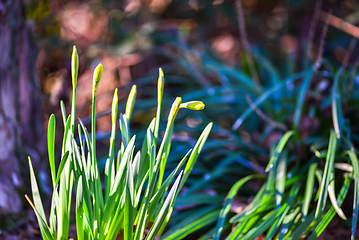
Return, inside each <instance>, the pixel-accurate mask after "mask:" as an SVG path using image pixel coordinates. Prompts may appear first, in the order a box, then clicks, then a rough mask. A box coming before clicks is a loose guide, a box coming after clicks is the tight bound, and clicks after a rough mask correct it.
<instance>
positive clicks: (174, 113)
mask: <svg viewBox="0 0 359 240" xmlns="http://www.w3.org/2000/svg"><path fill="white" fill-rule="evenodd" d="M181 102H182V98H181V97H177V98H176V100H175V101H174V102H173V103H172V107H171V111H170V114H169V115H168V123H167V124H168V125H169V126H170V125H172V123H173V121H174V120H175V118H176V116H177V113H178V110H179V109H180V105H181Z"/></svg>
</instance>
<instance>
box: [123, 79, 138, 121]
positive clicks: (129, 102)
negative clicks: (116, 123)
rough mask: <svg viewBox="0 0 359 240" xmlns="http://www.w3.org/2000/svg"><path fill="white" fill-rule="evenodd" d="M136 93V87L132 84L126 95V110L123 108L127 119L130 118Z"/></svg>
mask: <svg viewBox="0 0 359 240" xmlns="http://www.w3.org/2000/svg"><path fill="white" fill-rule="evenodd" d="M136 95H137V87H136V85H133V86H132V88H131V91H130V94H129V95H128V99H127V103H126V110H125V115H126V118H127V120H128V121H130V119H131V115H132V110H133V107H134V106H135V102H136Z"/></svg>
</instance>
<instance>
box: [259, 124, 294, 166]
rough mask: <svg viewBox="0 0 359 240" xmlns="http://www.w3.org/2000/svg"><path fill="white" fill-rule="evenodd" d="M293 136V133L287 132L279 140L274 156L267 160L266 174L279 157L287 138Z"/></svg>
mask: <svg viewBox="0 0 359 240" xmlns="http://www.w3.org/2000/svg"><path fill="white" fill-rule="evenodd" d="M293 134H294V131H289V132H286V133H285V134H284V135H283V137H282V138H281V140H280V141H279V143H278V145H277V147H276V149H275V152H274V154H273V155H272V157H271V158H270V160H269V163H268V165H267V167H266V170H265V171H266V172H268V171H269V170H270V169H271V168H272V167H273V165H274V163H275V162H276V161H277V159H278V157H279V155H280V154H281V152H282V151H283V149H284V146H285V145H286V144H287V142H288V140H289V138H290V137H291V136H292V135H293Z"/></svg>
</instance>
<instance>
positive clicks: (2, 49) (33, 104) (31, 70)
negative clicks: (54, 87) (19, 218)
mask: <svg viewBox="0 0 359 240" xmlns="http://www.w3.org/2000/svg"><path fill="white" fill-rule="evenodd" d="M36 56H37V52H36V49H35V47H34V44H33V42H32V38H31V32H30V31H29V29H28V27H27V26H26V21H25V14H24V6H23V1H21V0H10V1H9V0H0V216H1V215H4V214H16V213H19V212H20V211H21V210H22V203H21V202H22V200H23V190H24V187H23V186H24V185H27V186H29V184H28V183H29V175H28V169H29V167H28V163H27V155H30V156H31V158H32V160H33V162H34V164H35V166H37V167H38V166H39V163H40V158H41V156H42V155H43V152H44V148H45V147H46V146H45V145H46V138H45V136H44V130H43V127H44V126H43V123H44V121H43V114H42V112H41V111H42V110H41V99H40V95H41V93H40V90H39V86H38V85H36V81H38V78H37V74H36ZM45 149H46V148H45ZM24 183H26V184H24ZM20 192H21V193H22V194H21V195H20ZM0 218H1V217H0Z"/></svg>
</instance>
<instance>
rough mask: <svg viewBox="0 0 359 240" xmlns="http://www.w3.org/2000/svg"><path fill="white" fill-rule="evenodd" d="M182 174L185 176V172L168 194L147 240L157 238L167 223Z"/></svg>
mask: <svg viewBox="0 0 359 240" xmlns="http://www.w3.org/2000/svg"><path fill="white" fill-rule="evenodd" d="M182 174H183V171H181V172H180V174H179V175H178V177H177V179H176V181H175V183H174V184H173V186H172V188H171V190H170V192H169V193H168V196H167V198H166V200H165V202H164V203H163V205H162V207H161V210H160V212H159V214H158V216H157V218H156V220H155V221H154V223H153V225H152V227H151V229H150V231H149V233H148V235H147V237H146V240H151V239H154V238H155V237H156V236H157V233H158V231H159V230H160V227H161V226H162V223H163V222H164V221H165V218H166V216H167V213H168V211H169V210H170V208H171V207H172V205H173V203H174V200H175V197H176V194H177V189H178V185H179V182H180V180H181V177H182Z"/></svg>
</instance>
